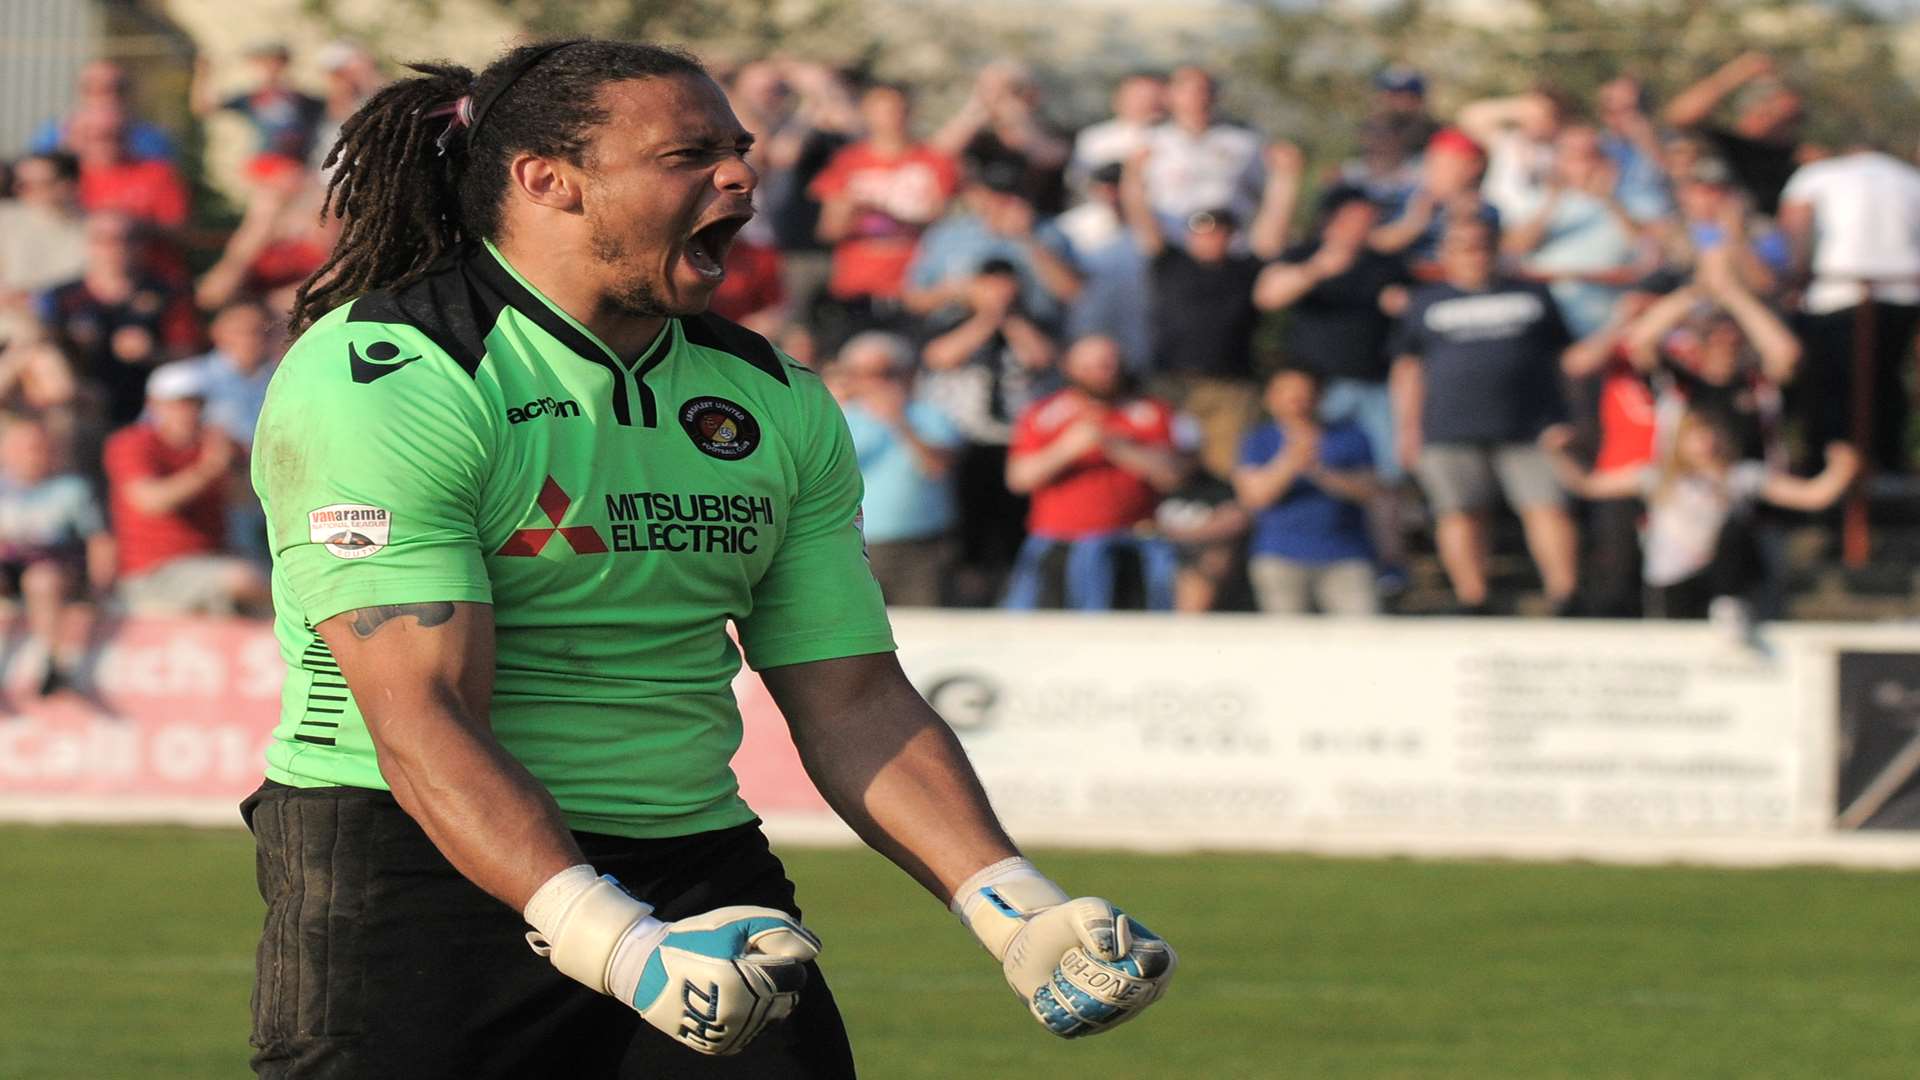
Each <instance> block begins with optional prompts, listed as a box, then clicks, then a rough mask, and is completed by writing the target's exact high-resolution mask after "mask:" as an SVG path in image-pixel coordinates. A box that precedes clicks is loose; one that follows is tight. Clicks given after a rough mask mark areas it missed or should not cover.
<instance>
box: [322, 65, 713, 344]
mask: <svg viewBox="0 0 1920 1080" xmlns="http://www.w3.org/2000/svg"><path fill="white" fill-rule="evenodd" d="M560 44H561V45H562V47H559V48H555V47H554V43H543V44H534V45H522V46H520V47H519V48H516V49H513V50H510V51H509V52H507V53H506V54H505V55H503V56H501V57H500V58H499V59H497V60H495V61H494V62H493V63H491V64H489V65H487V67H486V68H485V69H484V70H483V71H481V72H480V73H479V74H478V75H475V74H474V73H473V72H472V71H469V70H468V69H466V68H464V67H460V66H458V65H455V64H445V63H421V64H409V65H408V67H409V68H410V69H411V70H413V71H416V72H418V73H419V76H420V77H418V78H410V79H402V80H400V81H399V82H396V83H393V84H391V85H389V86H387V87H385V88H384V89H382V90H381V91H380V92H379V93H377V94H375V95H374V96H373V97H372V98H371V99H370V100H368V102H367V103H366V104H365V105H362V106H361V107H360V109H359V111H357V112H355V113H354V114H353V115H352V116H351V117H348V118H347V121H346V123H344V124H342V125H341V127H340V137H339V139H338V140H336V141H335V142H334V145H333V148H332V149H331V150H329V151H328V152H327V157H326V162H325V168H327V169H331V170H333V175H332V179H331V180H329V181H328V183H327V193H326V198H325V201H324V202H323V203H322V205H321V211H320V212H321V216H322V217H325V216H327V215H329V214H331V215H333V216H335V217H338V218H340V219H342V221H343V226H342V228H341V232H340V238H339V240H338V241H337V242H335V244H334V247H333V251H332V253H331V254H330V255H329V256H328V257H327V261H326V262H325V263H323V264H322V265H321V266H320V268H319V269H318V270H316V271H314V273H313V276H311V277H309V278H308V279H307V280H306V281H305V282H303V283H302V284H301V286H300V291H299V292H298V294H296V296H295V298H294V303H293V315H292V318H291V322H292V326H293V330H294V332H295V333H299V332H300V331H303V330H305V329H306V328H307V327H309V326H311V325H313V323H314V321H315V320H317V319H319V318H320V317H321V316H322V315H325V314H326V313H327V312H328V311H330V310H332V309H333V308H335V307H338V306H339V305H341V304H343V303H346V302H347V301H349V300H352V299H354V298H355V297H358V296H361V295H364V294H366V293H369V292H372V291H374V290H376V289H391V288H398V287H401V286H404V285H407V284H410V283H412V282H414V281H416V280H418V279H419V278H421V277H422V276H424V275H425V274H426V272H427V270H428V269H429V268H430V267H431V266H433V264H434V263H436V262H438V261H440V260H441V259H442V258H444V257H446V256H448V255H450V254H452V253H453V252H454V251H456V250H457V249H459V248H460V247H461V246H462V245H464V244H467V243H471V242H474V241H477V240H480V239H483V238H484V239H492V238H495V237H497V236H498V235H499V233H500V226H501V217H502V207H503V204H504V203H505V201H506V197H507V189H508V184H509V183H510V178H509V177H508V175H507V166H508V164H509V163H511V162H512V161H513V159H514V158H515V157H516V156H518V155H520V154H533V155H535V156H538V157H545V158H554V159H558V160H563V161H567V162H570V163H572V164H576V165H578V164H584V163H585V158H586V156H587V152H588V150H589V148H590V147H591V145H592V142H593V136H594V132H595V129H597V128H598V127H599V126H600V125H602V124H604V123H606V122H607V120H608V112H607V110H606V108H605V107H604V105H603V104H602V103H601V100H600V90H601V88H602V87H604V86H606V85H607V84H609V83H615V82H625V81H629V80H634V79H649V78H657V77H661V76H668V75H698V76H702V77H704V76H705V75H706V69H705V68H703V67H702V66H701V65H700V62H699V61H698V60H696V59H694V57H693V56H692V55H691V54H689V53H686V52H683V51H681V50H679V49H674V48H668V47H666V46H661V45H647V44H641V43H637V42H622V41H601V40H597V39H585V38H583V39H579V40H574V41H568V42H564V43H560ZM467 95H471V96H472V98H473V99H474V101H475V102H478V103H481V104H480V105H479V106H478V108H479V110H480V111H479V115H477V116H475V117H474V121H475V123H474V126H472V127H470V128H460V129H458V130H454V131H452V132H449V131H448V125H449V124H450V123H452V120H451V118H450V117H449V116H448V115H446V112H445V109H446V107H447V106H450V105H452V104H453V103H454V102H456V101H458V100H459V99H460V98H461V97H462V96H467Z"/></svg>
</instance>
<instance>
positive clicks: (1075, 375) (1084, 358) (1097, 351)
mask: <svg viewBox="0 0 1920 1080" xmlns="http://www.w3.org/2000/svg"><path fill="white" fill-rule="evenodd" d="M1062 370H1064V371H1065V372H1066V376H1067V379H1068V381H1070V382H1072V383H1073V385H1075V386H1077V387H1079V388H1080V389H1082V390H1084V391H1086V392H1087V393H1089V394H1092V395H1093V396H1094V397H1099V398H1110V397H1113V396H1114V395H1115V394H1117V393H1119V392H1120V371H1121V364H1120V346H1119V345H1118V344H1116V343H1115V342H1114V340H1113V339H1112V338H1106V337H1087V338H1081V339H1080V340H1079V341H1076V342H1074V343H1073V347H1072V348H1070V349H1068V350H1067V355H1066V359H1065V361H1064V362H1063V365H1062Z"/></svg>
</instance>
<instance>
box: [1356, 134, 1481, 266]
mask: <svg viewBox="0 0 1920 1080" xmlns="http://www.w3.org/2000/svg"><path fill="white" fill-rule="evenodd" d="M1486 166H1487V155H1486V152H1485V151H1484V150H1482V149H1481V148H1480V144H1479V143H1477V142H1474V141H1473V140H1472V139H1470V138H1468V137H1467V136H1466V134H1465V133H1463V132H1462V131H1460V129H1458V128H1443V129H1441V131H1440V133H1439V134H1437V135H1435V136H1434V137H1433V138H1432V139H1431V140H1430V141H1429V142H1428V143H1427V151H1426V154H1425V156H1424V157H1423V158H1422V159H1421V162H1420V187H1419V188H1418V189H1417V190H1416V191H1414V193H1413V194H1412V195H1411V196H1409V197H1408V198H1407V204H1406V209H1404V210H1402V211H1401V212H1400V215H1399V216H1398V217H1396V218H1394V219H1393V220H1392V221H1389V222H1387V223H1386V224H1384V225H1380V226H1377V227H1375V228H1374V230H1373V235H1372V236H1371V237H1369V238H1368V241H1367V242H1368V243H1370V244H1371V245H1373V249H1374V250H1375V251H1379V252H1382V253H1384V254H1388V255H1401V256H1403V257H1405V258H1406V260H1407V262H1408V263H1409V264H1410V265H1412V266H1413V268H1414V270H1415V272H1416V273H1419V274H1421V275H1422V276H1425V277H1437V276H1438V275H1439V273H1440V270H1439V267H1438V266H1436V265H1434V261H1435V259H1436V258H1437V256H1438V255H1439V251H1440V237H1441V236H1442V235H1443V234H1444V233H1445V232H1446V231H1447V227H1448V226H1449V225H1451V224H1452V223H1453V222H1455V221H1478V222H1480V223H1482V224H1484V225H1488V226H1494V227H1497V226H1498V225H1499V224H1500V212H1499V211H1497V210H1495V209H1494V208H1493V206H1492V204H1490V203H1488V202H1487V201H1486V200H1485V199H1483V198H1481V197H1480V179H1481V177H1482V176H1484V175H1485V173H1486Z"/></svg>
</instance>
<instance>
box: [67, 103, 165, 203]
mask: <svg viewBox="0 0 1920 1080" xmlns="http://www.w3.org/2000/svg"><path fill="white" fill-rule="evenodd" d="M126 136H127V116H126V113H125V112H124V111H122V110H121V109H120V108H119V107H117V106H113V105H90V106H88V107H86V108H83V109H80V110H77V111H76V112H75V113H74V114H73V119H72V121H71V123H70V124H69V125H68V128H67V144H68V146H70V147H71V148H72V150H73V156H74V157H75V158H77V159H78V160H79V162H80V190H79V195H80V205H81V206H82V207H84V208H86V210H87V211H88V212H89V213H96V214H97V213H108V212H111V213H115V214H124V215H126V216H127V217H129V218H132V219H133V220H135V221H139V222H142V223H144V224H147V225H151V226H154V227H156V228H160V229H168V230H171V229H178V228H180V227H181V226H183V225H185V224H186V223H187V208H188V198H187V185H186V182H185V181H184V180H182V179H181V178H180V174H179V172H178V171H176V170H175V169H174V167H173V166H172V165H171V164H169V163H168V162H167V161H165V160H163V159H159V158H135V157H133V156H131V155H130V154H129V153H128V150H127V143H126Z"/></svg>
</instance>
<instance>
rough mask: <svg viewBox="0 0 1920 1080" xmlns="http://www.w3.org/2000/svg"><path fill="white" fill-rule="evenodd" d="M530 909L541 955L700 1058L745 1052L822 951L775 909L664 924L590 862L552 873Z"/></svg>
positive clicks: (723, 912)
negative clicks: (598, 873)
mask: <svg viewBox="0 0 1920 1080" xmlns="http://www.w3.org/2000/svg"><path fill="white" fill-rule="evenodd" d="M525 914H526V919H527V922H528V923H530V924H531V925H532V926H533V927H534V932H533V933H530V934H528V935H527V943H528V944H529V945H532V946H533V951H534V952H537V953H539V954H540V955H542V956H546V957H549V958H551V959H552V960H553V966H554V967H556V968H559V969H560V971H561V973H562V974H565V975H568V976H571V977H573V978H574V979H577V980H579V981H580V982H582V983H585V984H586V985H587V986H589V987H592V988H593V989H595V990H598V991H599V992H601V993H603V994H610V995H612V996H613V997H616V998H619V999H620V1000H621V1001H624V1002H626V1003H628V1004H629V1005H631V1006H633V1008H634V1011H636V1012H638V1013H639V1014H640V1016H641V1017H642V1018H643V1019H644V1020H646V1022H647V1023H649V1024H652V1025H653V1026H654V1027H656V1028H658V1029H660V1030H661V1031H663V1032H665V1033H667V1034H668V1035H670V1036H672V1037H673V1038H674V1039H676V1040H678V1041H679V1042H681V1043H683V1044H685V1045H686V1046H689V1047H691V1048H693V1049H694V1050H697V1051H699V1052H700V1053H702V1054H714V1055H725V1054H736V1053H739V1052H740V1051H741V1050H742V1049H744V1048H745V1047H746V1045H747V1044H748V1043H749V1042H752V1041H753V1039H754V1037H755V1036H757V1035H759V1034H760V1032H761V1031H763V1030H765V1029H766V1027H767V1026H768V1025H769V1024H773V1023H776V1022H778V1021H780V1020H782V1019H785V1018H786V1016H787V1014H789V1013H791V1012H793V1007H794V1006H795V1005H796V1004H798V1003H799V1000H800V991H801V989H802V988H804V987H805V986H806V984H807V967H806V965H807V962H808V961H809V960H812V959H813V958H814V957H815V956H817V955H819V953H820V939H819V938H816V937H814V936H813V934H812V932H811V931H809V930H808V929H807V928H806V927H804V926H801V925H800V923H799V922H798V921H797V920H795V919H794V918H793V916H791V915H788V914H787V913H786V912H784V911H776V910H774V909H773V908H764V907H747V906H738V907H723V908H716V909H715V910H713V911H709V912H707V913H705V914H703V915H694V916H692V917H690V918H685V919H680V920H678V921H676V922H661V921H660V920H659V919H656V918H654V917H653V908H652V906H651V905H648V904H644V903H641V902H640V901H639V900H636V899H634V898H633V897H632V896H631V895H629V894H628V893H627V891H626V890H625V889H622V888H621V887H620V883H619V882H617V881H615V880H614V879H613V878H612V877H611V876H607V877H596V876H595V875H594V872H593V868H592V867H589V866H585V865H582V866H574V867H569V868H568V869H566V870H562V871H561V872H560V873H558V874H555V875H554V876H553V877H552V878H551V879H549V880H548V881H547V883H546V884H545V885H542V886H541V887H540V890H539V891H538V892H536V893H535V894H534V896H533V899H532V900H530V901H528V903H527V910H526V913H525Z"/></svg>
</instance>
